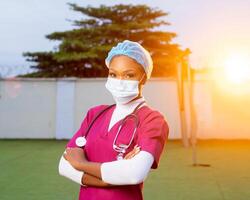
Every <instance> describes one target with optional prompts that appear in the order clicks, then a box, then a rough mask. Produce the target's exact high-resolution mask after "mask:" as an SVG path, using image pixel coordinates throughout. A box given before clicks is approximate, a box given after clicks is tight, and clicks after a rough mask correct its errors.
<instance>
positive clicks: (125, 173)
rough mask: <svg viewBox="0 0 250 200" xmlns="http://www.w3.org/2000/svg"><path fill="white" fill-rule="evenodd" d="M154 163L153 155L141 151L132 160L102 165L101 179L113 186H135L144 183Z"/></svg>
mask: <svg viewBox="0 0 250 200" xmlns="http://www.w3.org/2000/svg"><path fill="white" fill-rule="evenodd" d="M153 161H154V157H153V155H151V154H150V153H148V152H146V151H140V152H139V153H138V154H136V155H135V156H134V157H133V158H131V159H123V160H115V161H111V162H104V163H102V164H101V177H102V180H103V181H104V182H106V183H109V184H113V185H135V184H139V183H141V182H143V181H144V180H145V179H146V177H147V175H148V173H149V171H150V168H151V166H152V163H153Z"/></svg>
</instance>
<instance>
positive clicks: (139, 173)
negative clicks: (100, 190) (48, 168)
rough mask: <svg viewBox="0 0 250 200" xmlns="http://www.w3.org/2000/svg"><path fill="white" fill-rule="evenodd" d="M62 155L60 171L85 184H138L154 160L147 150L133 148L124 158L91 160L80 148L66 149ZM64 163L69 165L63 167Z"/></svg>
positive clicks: (97, 185)
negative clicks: (104, 160) (99, 161)
mask: <svg viewBox="0 0 250 200" xmlns="http://www.w3.org/2000/svg"><path fill="white" fill-rule="evenodd" d="M66 152H67V153H66V154H64V155H63V156H62V157H61V160H60V163H59V173H60V174H61V175H63V176H66V177H68V178H70V179H71V180H74V181H75V182H78V183H79V184H81V185H85V186H96V187H111V186H115V185H131V184H138V183H140V182H142V181H144V180H145V178H146V177H147V174H148V172H149V170H150V168H151V166H152V163H153V161H154V158H153V155H152V154H150V153H148V152H146V151H140V152H139V151H137V150H133V151H131V152H130V153H128V154H127V155H126V157H125V159H123V160H117V161H112V162H105V163H98V162H89V161H87V159H86V158H85V156H84V153H83V151H80V150H79V148H70V149H66ZM63 164H64V166H65V164H66V165H68V166H67V167H68V170H67V168H66V169H65V167H64V169H63Z"/></svg>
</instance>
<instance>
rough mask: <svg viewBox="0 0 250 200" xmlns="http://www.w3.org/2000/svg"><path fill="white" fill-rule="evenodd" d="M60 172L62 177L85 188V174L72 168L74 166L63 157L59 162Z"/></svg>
mask: <svg viewBox="0 0 250 200" xmlns="http://www.w3.org/2000/svg"><path fill="white" fill-rule="evenodd" d="M64 152H66V151H64ZM58 172H59V174H60V175H61V176H64V177H66V178H68V179H70V180H71V181H73V182H75V183H78V184H80V185H82V186H85V185H84V184H82V176H83V174H84V172H83V171H79V170H76V169H75V168H74V167H72V165H71V164H70V163H69V162H68V161H67V160H66V159H65V158H64V157H63V155H62V156H61V158H60V161H59V165H58Z"/></svg>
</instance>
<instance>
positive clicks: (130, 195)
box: [66, 105, 169, 200]
mask: <svg viewBox="0 0 250 200" xmlns="http://www.w3.org/2000/svg"><path fill="white" fill-rule="evenodd" d="M107 106H108V105H98V106H95V107H92V108H90V109H89V110H88V112H87V114H86V116H85V118H84V119H83V121H82V123H81V126H80V128H79V130H78V131H77V132H76V133H75V134H74V136H73V137H72V138H71V139H70V141H69V142H68V143H67V145H66V147H77V146H76V144H75V140H76V138H77V137H79V136H82V135H84V134H85V131H86V129H87V127H88V125H89V124H90V123H91V121H92V120H93V118H94V116H95V115H96V114H97V113H98V112H99V111H100V110H102V109H104V108H105V107H107ZM114 109H115V106H113V107H111V108H110V109H108V110H106V111H105V112H104V113H102V115H101V116H99V118H97V120H96V121H95V123H94V124H93V126H92V127H91V129H90V131H89V133H88V135H87V143H86V145H85V147H84V151H85V155H86V158H87V159H88V160H89V161H92V162H99V163H103V162H110V161H115V160H116V156H117V154H118V153H117V152H116V151H115V150H113V147H112V146H113V141H114V137H115V135H116V133H117V130H118V127H119V125H120V123H121V122H122V120H119V121H118V122H116V123H115V124H114V125H113V126H112V127H111V129H110V130H109V131H108V126H109V122H110V120H111V116H112V113H113V111H114ZM137 115H138V118H139V122H140V123H139V126H138V128H137V131H136V134H135V138H134V140H133V142H132V144H131V146H130V147H129V148H128V149H127V151H126V153H125V154H124V156H125V155H126V154H127V153H128V152H130V151H131V150H132V149H133V148H134V146H135V145H136V144H138V145H139V146H140V147H141V150H143V151H147V152H149V153H151V154H152V155H153V156H154V163H153V165H152V167H151V168H152V169H156V168H157V167H158V164H159V160H160V156H161V153H162V151H163V148H164V145H165V143H166V141H167V138H168V134H169V127H168V124H167V122H166V120H165V118H164V116H163V115H162V114H161V113H160V112H158V111H156V110H153V109H152V108H150V107H149V106H147V105H144V106H142V107H140V108H139V109H138V110H137ZM125 124H126V125H124V126H123V127H124V128H123V129H122V131H121V132H120V135H119V136H118V138H117V142H116V144H119V143H123V144H128V143H129V141H130V139H131V135H132V131H133V130H134V127H135V123H133V121H132V120H128V121H127V122H126V123H125ZM142 189H143V183H140V184H136V185H119V186H118V185H117V186H114V187H93V186H81V187H80V192H79V200H97V199H102V200H111V199H112V200H113V199H119V200H141V199H143V194H142Z"/></svg>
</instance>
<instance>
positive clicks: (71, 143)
mask: <svg viewBox="0 0 250 200" xmlns="http://www.w3.org/2000/svg"><path fill="white" fill-rule="evenodd" d="M89 123H90V110H88V112H87V114H86V115H85V116H84V119H83V121H82V123H81V126H80V128H79V129H78V130H77V131H76V133H75V134H74V135H73V137H72V138H71V139H70V140H69V141H68V143H67V144H66V146H65V148H67V147H71V148H73V147H77V145H76V143H75V140H76V138H77V137H79V136H82V135H83V134H84V131H86V129H87V127H88V125H89Z"/></svg>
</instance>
